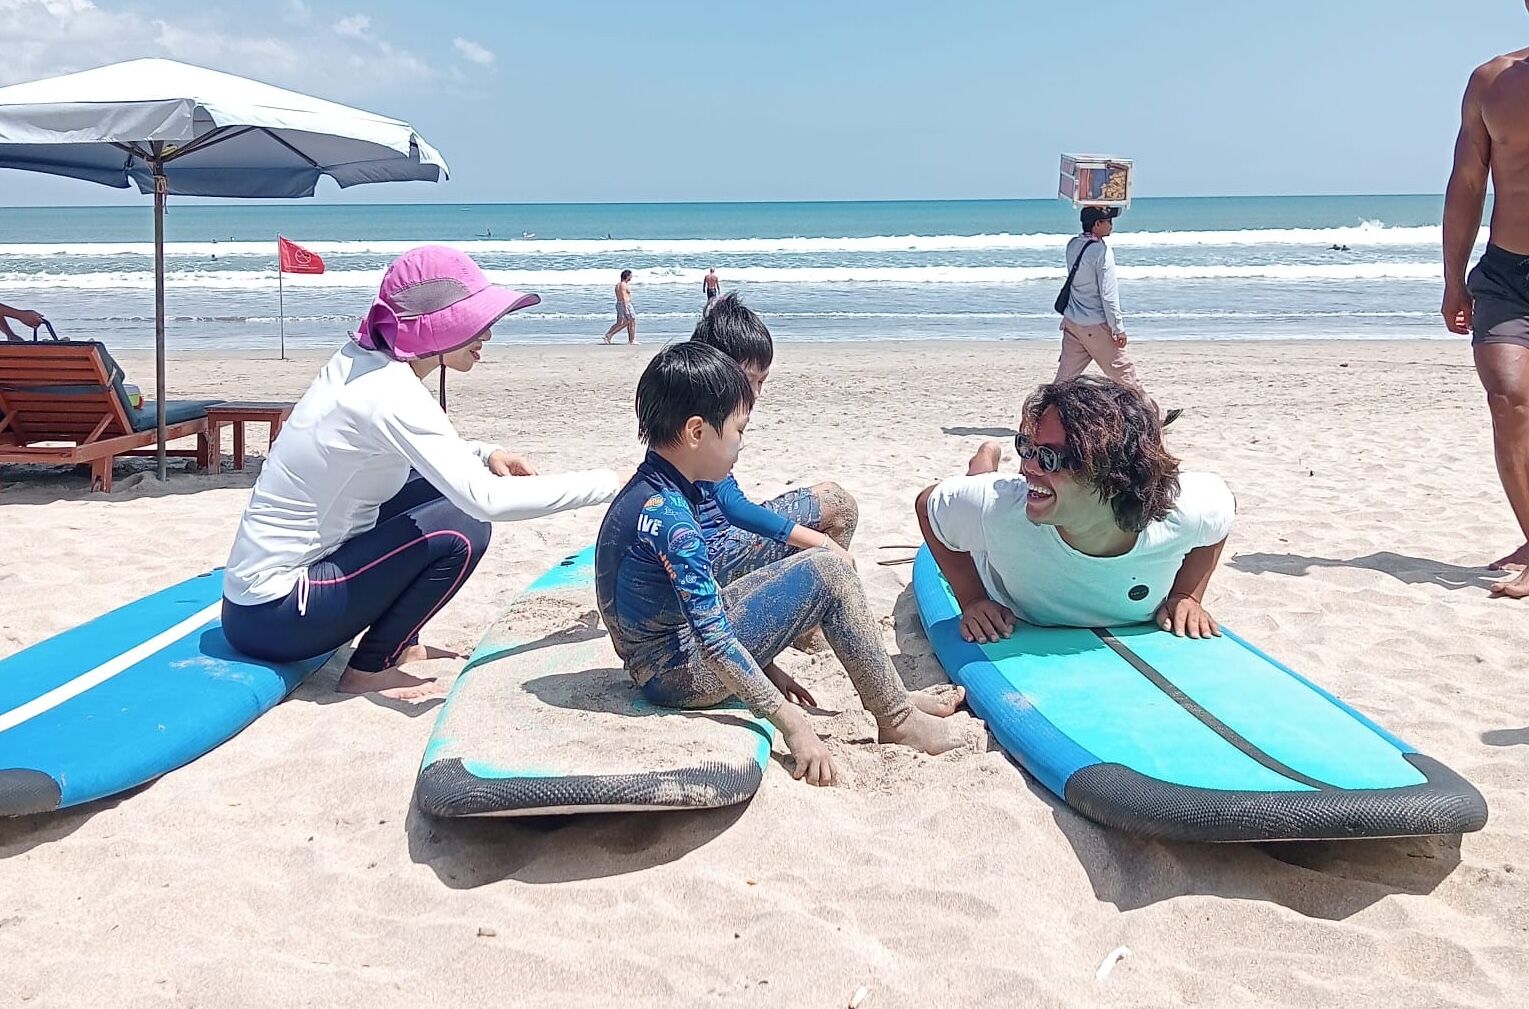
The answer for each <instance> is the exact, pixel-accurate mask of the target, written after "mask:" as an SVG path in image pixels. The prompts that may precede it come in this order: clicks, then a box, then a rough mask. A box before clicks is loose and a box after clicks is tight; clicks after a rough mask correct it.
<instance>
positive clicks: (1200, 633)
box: [1157, 592, 1221, 638]
mask: <svg viewBox="0 0 1529 1009" xmlns="http://www.w3.org/2000/svg"><path fill="white" fill-rule="evenodd" d="M1157 625H1158V626H1159V627H1161V628H1162V629H1163V630H1165V631H1172V632H1173V634H1174V637H1179V638H1183V637H1190V638H1209V637H1217V638H1219V637H1220V636H1221V625H1220V624H1218V623H1216V618H1215V617H1213V616H1211V615H1210V614H1209V613H1207V612H1205V607H1203V606H1201V605H1200V600H1198V599H1196V598H1195V597H1194V596H1191V595H1188V594H1186V593H1183V592H1175V593H1173V594H1172V595H1170V596H1169V597H1168V598H1167V599H1165V600H1163V605H1161V606H1159V607H1158V608H1157Z"/></svg>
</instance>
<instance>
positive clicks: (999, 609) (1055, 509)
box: [914, 376, 1236, 642]
mask: <svg viewBox="0 0 1529 1009" xmlns="http://www.w3.org/2000/svg"><path fill="white" fill-rule="evenodd" d="M1014 447H1015V451H1016V452H1017V453H1018V454H1019V461H1020V466H1019V473H1018V474H1017V475H1007V474H1001V473H999V472H998V464H999V459H1000V457H1001V455H1002V446H1001V445H1000V444H999V443H998V442H996V441H989V442H985V443H984V444H983V445H982V447H981V448H979V449H978V450H977V453H976V455H974V456H972V459H971V464H970V467H969V468H968V470H967V475H966V476H958V477H951V478H950V479H948V480H945V481H943V482H941V483H939V484H936V485H934V486H932V487H926V488H924V489H923V490H922V491H921V492H919V495H918V497H917V499H916V501H915V503H914V510H915V511H916V512H917V514H918V522H919V528H920V529H921V530H922V531H923V534H924V541H925V542H926V543H928V544H929V552H930V553H931V554H933V555H934V559H935V562H936V563H937V564H938V565H939V567H940V571H941V572H942V573H944V575H945V580H946V581H948V582H949V583H950V588H951V591H952V593H953V594H954V595H955V597H956V601H957V602H958V603H959V604H960V606H961V636H962V637H963V638H965V639H966V640H967V641H976V642H991V641H998V640H999V639H1000V638H1006V637H1008V636H1009V635H1010V634H1011V633H1013V630H1014V621H1015V619H1016V617H1017V618H1019V619H1022V620H1025V621H1028V622H1029V623H1032V624H1041V625H1046V626H1066V627H1109V626H1113V625H1119V624H1130V623H1143V622H1146V621H1149V620H1151V621H1155V622H1156V623H1157V624H1158V626H1160V627H1162V629H1163V630H1165V631H1171V632H1173V633H1174V634H1176V635H1178V636H1180V637H1184V636H1186V635H1187V636H1188V637H1191V638H1201V637H1209V636H1211V635H1218V636H1219V635H1220V633H1221V628H1220V627H1219V626H1218V625H1217V623H1216V621H1215V618H1213V617H1212V616H1211V615H1210V613H1208V612H1207V611H1206V609H1205V607H1204V604H1203V602H1202V601H1203V600H1204V598H1205V588H1206V586H1207V585H1208V584H1209V583H1210V577H1211V574H1212V572H1214V571H1215V569H1216V564H1217V562H1218V561H1219V560H1220V558H1221V551H1222V548H1224V547H1225V546H1226V538H1227V535H1228V534H1229V533H1230V532H1231V529H1232V521H1233V518H1234V517H1235V513H1236V503H1235V501H1234V500H1233V498H1232V492H1231V491H1230V490H1228V489H1227V486H1226V484H1225V483H1224V482H1223V481H1222V479H1221V478H1220V477H1219V476H1216V475H1215V474H1213V473H1180V472H1179V461H1178V460H1177V459H1176V458H1174V457H1173V455H1172V454H1170V453H1169V451H1168V450H1167V449H1166V448H1165V447H1164V446H1163V438H1162V426H1161V425H1160V424H1159V422H1158V418H1157V411H1156V409H1155V408H1154V407H1153V405H1152V402H1151V400H1149V399H1148V398H1147V397H1146V396H1145V395H1144V394H1143V393H1142V392H1141V391H1140V390H1137V389H1133V388H1130V387H1127V386H1123V385H1117V384H1115V383H1113V382H1111V381H1109V380H1108V379H1103V378H1096V377H1093V376H1084V377H1080V378H1074V379H1069V380H1067V381H1064V382H1056V383H1052V384H1050V385H1043V386H1041V387H1040V388H1039V389H1038V390H1036V392H1035V393H1034V394H1033V395H1032V396H1031V397H1030V398H1029V399H1028V400H1026V401H1025V406H1024V411H1023V415H1022V419H1021V421H1020V427H1019V434H1017V435H1016V436H1015V439H1014Z"/></svg>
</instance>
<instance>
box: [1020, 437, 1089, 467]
mask: <svg viewBox="0 0 1529 1009" xmlns="http://www.w3.org/2000/svg"><path fill="white" fill-rule="evenodd" d="M1014 451H1016V452H1018V453H1019V457H1020V458H1021V459H1037V460H1039V461H1040V464H1041V469H1043V470H1045V471H1046V472H1047V473H1055V472H1056V471H1057V470H1059V469H1077V468H1078V459H1077V457H1075V456H1073V455H1072V454H1071V453H1069V452H1067V451H1065V450H1063V449H1055V448H1052V447H1051V446H1050V445H1037V444H1036V443H1035V439H1034V438H1032V437H1030V436H1029V435H1028V434H1016V435H1015V436H1014Z"/></svg>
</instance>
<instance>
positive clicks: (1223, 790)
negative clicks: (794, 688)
mask: <svg viewBox="0 0 1529 1009" xmlns="http://www.w3.org/2000/svg"><path fill="white" fill-rule="evenodd" d="M913 589H914V594H915V596H916V598H917V600H918V606H919V613H920V615H921V616H922V618H923V622H924V628H925V630H926V631H927V632H928V635H929V640H930V643H931V644H932V645H933V647H934V652H935V655H936V656H938V657H939V659H940V662H941V663H942V664H943V665H944V667H945V670H946V672H947V673H948V674H949V675H950V678H951V679H952V680H954V681H955V682H957V683H959V684H961V685H963V686H964V687H966V691H967V701H968V703H969V704H970V705H971V707H972V710H973V711H975V712H976V713H977V714H978V715H979V716H980V717H981V718H983V719H984V720H985V721H986V722H987V724H988V728H989V730H990V731H991V732H992V733H993V735H994V736H995V737H996V738H997V740H998V742H999V744H1000V745H1001V746H1003V748H1004V749H1005V750H1006V751H1007V752H1008V753H1009V755H1010V756H1011V757H1013V758H1014V759H1015V760H1016V761H1018V762H1019V764H1020V765H1021V766H1023V767H1024V768H1025V770H1027V771H1029V772H1030V773H1031V774H1032V775H1034V777H1035V778H1036V779H1037V780H1038V781H1040V783H1041V784H1043V785H1045V786H1046V788H1047V789H1049V790H1050V791H1051V792H1052V793H1053V794H1054V795H1056V796H1058V797H1059V798H1061V799H1062V800H1063V801H1065V802H1066V803H1067V804H1068V805H1069V806H1071V807H1072V808H1074V809H1076V810H1077V811H1078V812H1080V813H1082V814H1083V815H1084V816H1087V817H1088V818H1089V819H1091V820H1095V821H1097V822H1098V823H1101V824H1104V825H1106V826H1110V827H1116V828H1119V829H1122V830H1127V831H1131V832H1134V833H1138V834H1145V835H1149V836H1152V837H1161V838H1169V839H1175V840H1192V841H1273V840H1316V839H1333V838H1356V837H1398V836H1412V835H1424V834H1454V833H1461V832H1465V831H1472V830H1479V829H1481V827H1482V826H1484V825H1485V823H1486V819H1487V808H1486V802H1485V800H1483V799H1482V797H1481V794H1480V793H1479V792H1478V791H1476V789H1475V788H1474V787H1472V786H1471V785H1470V784H1469V783H1468V782H1466V781H1465V780H1464V779H1463V778H1461V777H1460V776H1459V775H1458V774H1456V773H1455V772H1454V771H1452V770H1450V769H1449V768H1448V767H1446V766H1444V765H1443V764H1441V763H1439V762H1438V761H1436V760H1433V759H1432V758H1430V757H1427V756H1425V755H1423V754H1421V753H1418V752H1417V751H1416V750H1415V749H1414V748H1413V747H1411V746H1409V745H1407V744H1406V743H1404V742H1402V741H1401V740H1400V739H1398V738H1396V737H1395V736H1393V735H1391V734H1390V733H1389V732H1387V731H1386V730H1384V729H1382V728H1381V727H1380V726H1378V725H1376V724H1375V723H1374V722H1372V721H1370V720H1369V719H1368V718H1366V717H1365V716H1363V715H1361V714H1360V713H1359V712H1357V711H1355V710H1354V709H1353V708H1351V707H1349V706H1348V705H1346V704H1344V703H1343V702H1342V701H1340V700H1338V699H1337V698H1336V697H1334V696H1333V695H1331V694H1329V693H1327V692H1326V691H1325V690H1322V689H1321V688H1320V687H1318V686H1316V685H1315V684H1313V683H1312V682H1310V681H1309V680H1307V679H1305V678H1304V677H1302V676H1300V675H1298V674H1296V673H1295V672H1294V671H1292V670H1290V669H1289V668H1287V667H1285V666H1284V665H1282V664H1280V663H1279V662H1276V661H1275V660H1274V659H1272V658H1270V657H1269V656H1267V655H1265V654H1264V653H1263V652H1261V651H1259V650H1258V649H1257V648H1255V647H1254V646H1252V645H1251V644H1248V643H1247V642H1246V641H1244V640H1242V639H1241V638H1239V637H1237V636H1236V635H1235V634H1233V633H1231V632H1229V631H1226V630H1225V629H1224V628H1223V636H1222V637H1219V638H1210V639H1202V640H1194V639H1190V638H1176V637H1174V636H1173V635H1172V634H1169V633H1166V632H1164V631H1162V630H1160V629H1158V628H1157V627H1155V626H1154V625H1151V624H1136V625H1130V626H1125V627H1111V628H1095V629H1089V628H1068V627H1036V626H1033V625H1029V624H1024V623H1021V624H1019V625H1018V627H1017V628H1016V629H1015V632H1014V634H1013V636H1012V637H1010V638H1008V639H1006V640H1004V641H1001V642H998V643H996V644H982V645H979V644H974V643H972V642H968V641H965V640H963V639H962V637H961V632H960V608H959V607H958V606H957V605H956V600H955V597H954V596H953V595H952V594H951V591H950V586H949V585H948V584H947V583H946V581H945V578H944V576H943V575H942V574H941V573H940V570H939V567H938V566H937V565H936V564H935V562H934V558H933V556H932V555H931V554H930V553H929V550H928V548H927V547H926V548H924V549H922V550H920V551H919V554H918V557H917V559H916V560H915V561H914V565H913Z"/></svg>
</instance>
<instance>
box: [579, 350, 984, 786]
mask: <svg viewBox="0 0 1529 1009" xmlns="http://www.w3.org/2000/svg"><path fill="white" fill-rule="evenodd" d="M753 402H754V393H753V389H752V388H750V386H749V383H748V379H747V377H746V376H745V375H744V374H743V372H742V370H741V369H740V368H739V367H738V365H737V364H736V363H735V362H733V361H732V360H731V359H730V358H728V357H727V356H726V355H725V354H723V353H722V352H721V351H718V350H716V349H715V348H712V347H708V346H705V345H703V344H698V343H682V344H677V345H674V346H671V347H667V348H665V349H664V350H663V351H661V352H660V353H658V354H657V355H655V356H654V358H653V360H652V361H651V362H649V364H648V367H647V368H646V370H644V372H643V374H642V378H641V380H640V381H639V382H638V385H637V428H638V434H639V435H640V436H641V438H642V439H643V441H644V442H646V443H647V445H648V455H647V457H646V458H645V459H644V460H643V462H642V465H640V466H639V467H638V468H637V472H636V473H635V474H634V475H633V476H632V479H631V480H630V481H629V482H628V483H627V485H626V487H625V488H623V489H622V491H621V493H620V494H619V495H618V496H617V498H616V501H615V502H614V503H613V504H612V505H611V508H610V511H609V512H607V513H606V516H605V520H604V522H603V523H602V524H601V526H600V536H599V539H598V540H597V541H596V545H595V589H596V594H597V597H598V600H599V606H600V616H601V618H602V619H603V620H604V621H605V625H606V626H607V627H608V628H609V629H610V632H611V641H612V643H613V644H614V645H615V648H616V652H617V654H618V655H620V656H621V659H622V661H623V663H624V664H625V666H626V669H627V671H628V672H629V673H630V674H631V676H632V679H633V680H634V681H635V682H636V683H637V685H638V687H640V688H641V690H642V692H643V695H644V696H645V697H647V698H648V699H649V700H650V701H652V702H654V703H656V704H663V705H667V706H671V707H680V708H703V707H710V706H712V705H715V704H718V703H720V702H721V701H723V700H726V699H727V698H728V697H732V696H736V697H738V698H740V699H742V700H743V701H744V703H746V704H747V705H748V707H749V710H751V711H752V712H754V713H755V714H756V715H759V716H760V717H762V718H767V719H769V720H770V722H771V723H772V724H774V725H775V726H776V728H778V729H780V731H781V734H782V736H784V737H785V742H786V746H787V748H789V749H790V751H791V753H792V755H793V756H794V757H795V758H796V770H795V776H796V777H797V778H806V780H807V781H808V782H810V783H812V784H815V785H829V784H832V783H833V781H834V769H833V762H832V760H831V759H830V758H829V754H828V748H827V747H826V746H825V745H824V744H823V741H822V740H820V739H819V738H818V737H817V735H816V733H814V732H813V730H812V726H811V724H810V723H809V722H808V720H807V716H806V715H805V714H804V713H803V712H802V710H801V709H800V708H798V707H796V706H794V705H792V704H788V703H786V698H785V697H784V696H782V691H783V690H784V691H787V692H791V693H799V692H800V688H799V687H796V684H795V683H794V681H792V680H790V678H789V677H786V676H785V675H784V674H782V673H780V672H779V671H778V670H776V671H774V672H773V673H772V672H767V670H766V669H762V668H760V667H761V664H764V665H765V666H766V667H767V668H768V667H769V666H770V665H771V664H772V662H773V660H774V658H775V656H776V655H778V654H780V653H781V652H782V651H783V650H785V648H786V647H787V646H788V645H790V643H791V642H792V641H793V640H794V639H795V638H796V637H798V636H799V635H800V634H802V633H803V632H804V631H807V630H809V629H811V628H813V627H816V626H821V627H822V628H823V633H824V636H825V637H827V639H828V643H829V644H830V645H831V646H832V647H833V650H834V653H835V654H836V655H837V656H838V657H839V661H840V662H841V663H843V665H844V669H845V671H846V672H847V673H848V674H849V678H850V681H851V682H852V683H853V684H854V686H855V690H856V691H857V692H858V693H859V695H860V699H861V701H862V702H863V703H864V704H865V706H866V708H867V710H869V711H870V712H871V714H872V715H873V716H875V719H876V724H877V727H878V730H879V731H878V738H879V739H880V741H881V742H884V743H901V744H904V745H907V746H912V747H915V748H917V749H919V750H922V751H924V752H925V753H943V752H945V751H946V750H950V749H954V748H955V747H956V746H958V745H960V742H961V739H960V736H959V734H958V733H957V731H956V730H955V729H954V727H952V726H951V725H950V724H949V723H947V722H945V721H943V718H944V716H947V715H950V714H952V713H953V712H954V711H955V709H956V708H957V707H958V706H959V705H960V703H961V701H962V700H963V698H964V692H963V691H962V690H961V689H960V688H945V689H943V690H936V691H920V692H917V693H912V694H910V693H909V692H908V690H907V689H906V688H905V687H904V686H903V684H902V681H901V679H899V678H898V675H897V671H896V669H894V668H893V666H892V661H891V659H890V658H889V657H888V656H887V653H886V651H885V649H883V648H882V645H881V640H880V631H879V628H878V626H877V623H876V621H875V619H874V618H873V617H872V616H871V613H870V609H869V607H868V606H867V605H866V601H865V592H864V590H863V589H862V588H861V586H860V582H859V579H858V578H856V577H855V572H854V568H853V566H852V565H851V564H850V563H849V562H848V561H847V560H845V559H844V558H843V557H842V556H841V555H839V554H837V553H835V552H833V551H831V550H822V549H813V550H803V551H800V552H798V553H795V554H793V555H792V556H790V557H787V558H785V559H784V560H781V561H777V562H776V563H774V564H769V565H766V566H764V567H762V568H759V569H758V570H756V571H753V572H751V573H750V574H747V575H744V576H743V577H741V578H739V579H737V580H736V581H735V582H733V583H732V585H730V586H729V587H727V588H726V589H725V590H724V589H722V588H720V587H719V586H718V584H717V580H716V578H715V576H714V574H713V571H712V566H711V558H710V555H709V553H708V550H707V544H706V538H705V536H704V534H703V532H702V530H701V525H700V521H699V517H698V513H697V508H698V506H699V504H700V501H701V499H702V497H703V492H702V490H701V489H700V488H699V487H698V486H697V483H698V482H702V481H716V480H721V479H722V478H724V477H725V476H726V475H727V473H728V472H729V471H730V470H731V469H732V467H733V464H734V463H735V462H736V461H737V459H738V452H739V450H740V449H741V448H742V444H743V429H744V427H745V426H746V425H747V424H748V418H749V410H750V408H751V407H752V406H753Z"/></svg>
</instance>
